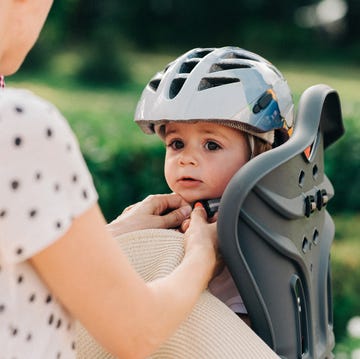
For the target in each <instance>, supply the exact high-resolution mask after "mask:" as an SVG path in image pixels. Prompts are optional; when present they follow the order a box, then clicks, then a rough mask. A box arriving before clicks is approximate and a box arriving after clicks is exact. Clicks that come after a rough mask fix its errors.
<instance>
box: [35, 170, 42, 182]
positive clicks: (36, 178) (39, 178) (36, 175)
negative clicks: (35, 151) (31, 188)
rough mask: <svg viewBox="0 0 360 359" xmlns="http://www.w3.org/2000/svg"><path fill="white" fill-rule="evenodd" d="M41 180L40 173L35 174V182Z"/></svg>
mask: <svg viewBox="0 0 360 359" xmlns="http://www.w3.org/2000/svg"><path fill="white" fill-rule="evenodd" d="M41 179H42V173H41V172H40V171H38V172H36V173H35V180H36V181H40V180H41Z"/></svg>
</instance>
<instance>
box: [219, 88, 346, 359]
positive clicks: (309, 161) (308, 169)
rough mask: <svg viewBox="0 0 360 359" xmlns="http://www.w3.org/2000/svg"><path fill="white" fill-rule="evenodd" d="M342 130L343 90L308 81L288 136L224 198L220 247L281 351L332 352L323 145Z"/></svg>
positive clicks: (266, 334)
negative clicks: (312, 84)
mask: <svg viewBox="0 0 360 359" xmlns="http://www.w3.org/2000/svg"><path fill="white" fill-rule="evenodd" d="M343 133H344V127H343V123H342V116H341V108H340V100H339V96H338V94H337V92H336V91H335V90H333V89H332V88H330V87H328V86H326V85H315V86H312V87H310V88H308V89H307V90H306V91H305V92H304V93H303V94H302V96H301V98H300V101H299V105H298V111H297V116H296V121H295V127H294V131H293V134H292V136H291V137H290V139H289V140H288V141H287V142H286V143H284V144H283V145H281V146H279V147H277V148H274V149H272V150H270V151H268V152H265V153H263V154H261V155H259V156H257V157H256V158H254V159H253V160H251V161H249V162H248V163H247V164H246V165H244V166H243V167H242V168H241V169H240V170H239V171H238V172H237V173H236V174H235V176H234V177H233V178H232V180H231V181H230V183H229V184H228V186H227V188H226V190H225V192H224V195H223V197H222V199H221V202H220V208H219V218H218V232H219V246H220V251H221V253H222V255H223V257H224V260H225V263H226V264H227V266H228V268H229V270H230V272H231V274H232V276H233V278H234V281H235V283H236V285H237V287H238V289H239V291H240V293H241V296H242V298H243V300H244V303H245V306H246V308H247V310H248V314H249V317H250V320H251V323H252V328H253V329H254V330H255V332H256V333H257V334H258V335H259V336H260V337H261V338H262V339H263V340H264V341H265V342H266V343H267V344H268V345H269V346H270V347H271V348H272V349H273V350H274V351H275V352H276V353H277V354H278V355H279V356H280V357H282V358H287V359H298V358H299V359H300V358H303V359H325V358H333V354H332V349H333V347H334V343H335V340H334V334H333V316H332V289H331V274H330V272H331V271H330V246H331V243H332V241H333V237H334V223H333V221H332V219H331V216H330V215H329V213H328V211H327V210H326V204H327V203H328V201H329V200H330V199H331V198H332V197H333V195H334V190H333V186H332V185H331V183H330V181H329V179H328V178H327V176H326V175H325V173H324V149H325V148H327V147H328V146H329V145H331V144H332V143H334V142H335V141H336V140H337V139H338V138H340V137H341V136H342V134H343Z"/></svg>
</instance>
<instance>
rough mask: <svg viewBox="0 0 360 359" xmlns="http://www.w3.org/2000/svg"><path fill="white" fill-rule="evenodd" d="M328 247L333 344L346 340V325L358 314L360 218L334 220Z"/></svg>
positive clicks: (359, 299)
mask: <svg viewBox="0 0 360 359" xmlns="http://www.w3.org/2000/svg"><path fill="white" fill-rule="evenodd" d="M334 219H335V225H336V234H335V241H334V244H333V247H332V252H331V253H332V283H333V295H334V298H333V300H334V331H335V336H336V340H337V341H341V340H344V338H345V337H346V325H347V323H348V321H349V319H351V318H352V317H353V316H355V315H359V314H360V255H359V253H360V242H359V240H358V239H359V233H360V221H359V219H360V217H359V215H357V216H335V217H334Z"/></svg>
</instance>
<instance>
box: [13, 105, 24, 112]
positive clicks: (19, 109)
mask: <svg viewBox="0 0 360 359" xmlns="http://www.w3.org/2000/svg"><path fill="white" fill-rule="evenodd" d="M15 112H17V113H23V112H24V109H23V108H22V107H21V106H15Z"/></svg>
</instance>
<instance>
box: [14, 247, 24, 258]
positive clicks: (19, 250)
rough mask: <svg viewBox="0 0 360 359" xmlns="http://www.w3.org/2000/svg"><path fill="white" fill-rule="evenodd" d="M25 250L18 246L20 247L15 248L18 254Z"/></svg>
mask: <svg viewBox="0 0 360 359" xmlns="http://www.w3.org/2000/svg"><path fill="white" fill-rule="evenodd" d="M23 252H24V250H23V249H22V248H21V247H18V248H16V250H15V253H16V254H17V255H18V256H20V255H22V254H23Z"/></svg>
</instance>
